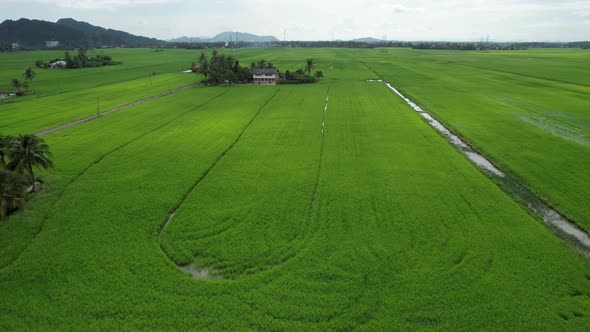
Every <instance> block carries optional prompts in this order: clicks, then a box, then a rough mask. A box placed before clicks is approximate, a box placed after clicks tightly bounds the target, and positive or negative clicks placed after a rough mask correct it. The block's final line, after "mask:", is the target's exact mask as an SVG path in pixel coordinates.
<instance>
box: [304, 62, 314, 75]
mask: <svg viewBox="0 0 590 332" xmlns="http://www.w3.org/2000/svg"><path fill="white" fill-rule="evenodd" d="M314 65H315V60H314V59H312V58H309V59H307V60H306V62H305V70H306V71H307V75H310V74H311V70H312V69H313V67H314Z"/></svg>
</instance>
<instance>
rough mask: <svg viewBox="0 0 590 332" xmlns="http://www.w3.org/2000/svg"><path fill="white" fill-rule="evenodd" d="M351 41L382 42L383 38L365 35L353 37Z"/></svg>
mask: <svg viewBox="0 0 590 332" xmlns="http://www.w3.org/2000/svg"><path fill="white" fill-rule="evenodd" d="M351 41H353V42H359V43H370V44H376V43H382V42H383V39H377V38H373V37H365V38H357V39H353V40H351Z"/></svg>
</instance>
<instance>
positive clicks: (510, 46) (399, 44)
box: [164, 40, 590, 50]
mask: <svg viewBox="0 0 590 332" xmlns="http://www.w3.org/2000/svg"><path fill="white" fill-rule="evenodd" d="M164 47H166V48H185V49H210V48H225V47H226V43H225V42H206V43H168V44H167V45H166V46H164ZM228 47H230V48H244V47H286V48H290V47H292V48H300V47H309V48H378V47H396V48H414V49H441V50H525V49H528V48H583V49H587V48H590V41H579V42H514V43H512V42H485V43H482V42H444V41H385V40H384V41H380V42H363V41H342V40H336V41H279V42H238V43H233V44H231V45H228Z"/></svg>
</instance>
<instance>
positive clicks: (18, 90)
mask: <svg viewBox="0 0 590 332" xmlns="http://www.w3.org/2000/svg"><path fill="white" fill-rule="evenodd" d="M35 76H37V73H35V71H34V70H33V69H32V68H31V67H27V68H25V72H24V73H23V77H24V81H21V80H19V79H18V78H13V79H12V81H11V82H10V85H11V86H12V90H13V91H14V94H15V95H17V96H22V95H24V94H25V93H26V92H29V88H30V87H31V85H32V82H33V79H34V78H35Z"/></svg>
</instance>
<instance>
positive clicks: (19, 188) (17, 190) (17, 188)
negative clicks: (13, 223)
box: [0, 170, 26, 220]
mask: <svg viewBox="0 0 590 332" xmlns="http://www.w3.org/2000/svg"><path fill="white" fill-rule="evenodd" d="M25 186H26V181H24V180H23V178H22V177H21V176H19V175H18V174H15V173H12V172H9V171H7V170H0V220H1V219H4V218H5V217H6V216H7V215H8V212H10V211H11V210H15V209H18V208H21V207H22V206H23V205H24V203H25V197H26V194H25Z"/></svg>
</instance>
